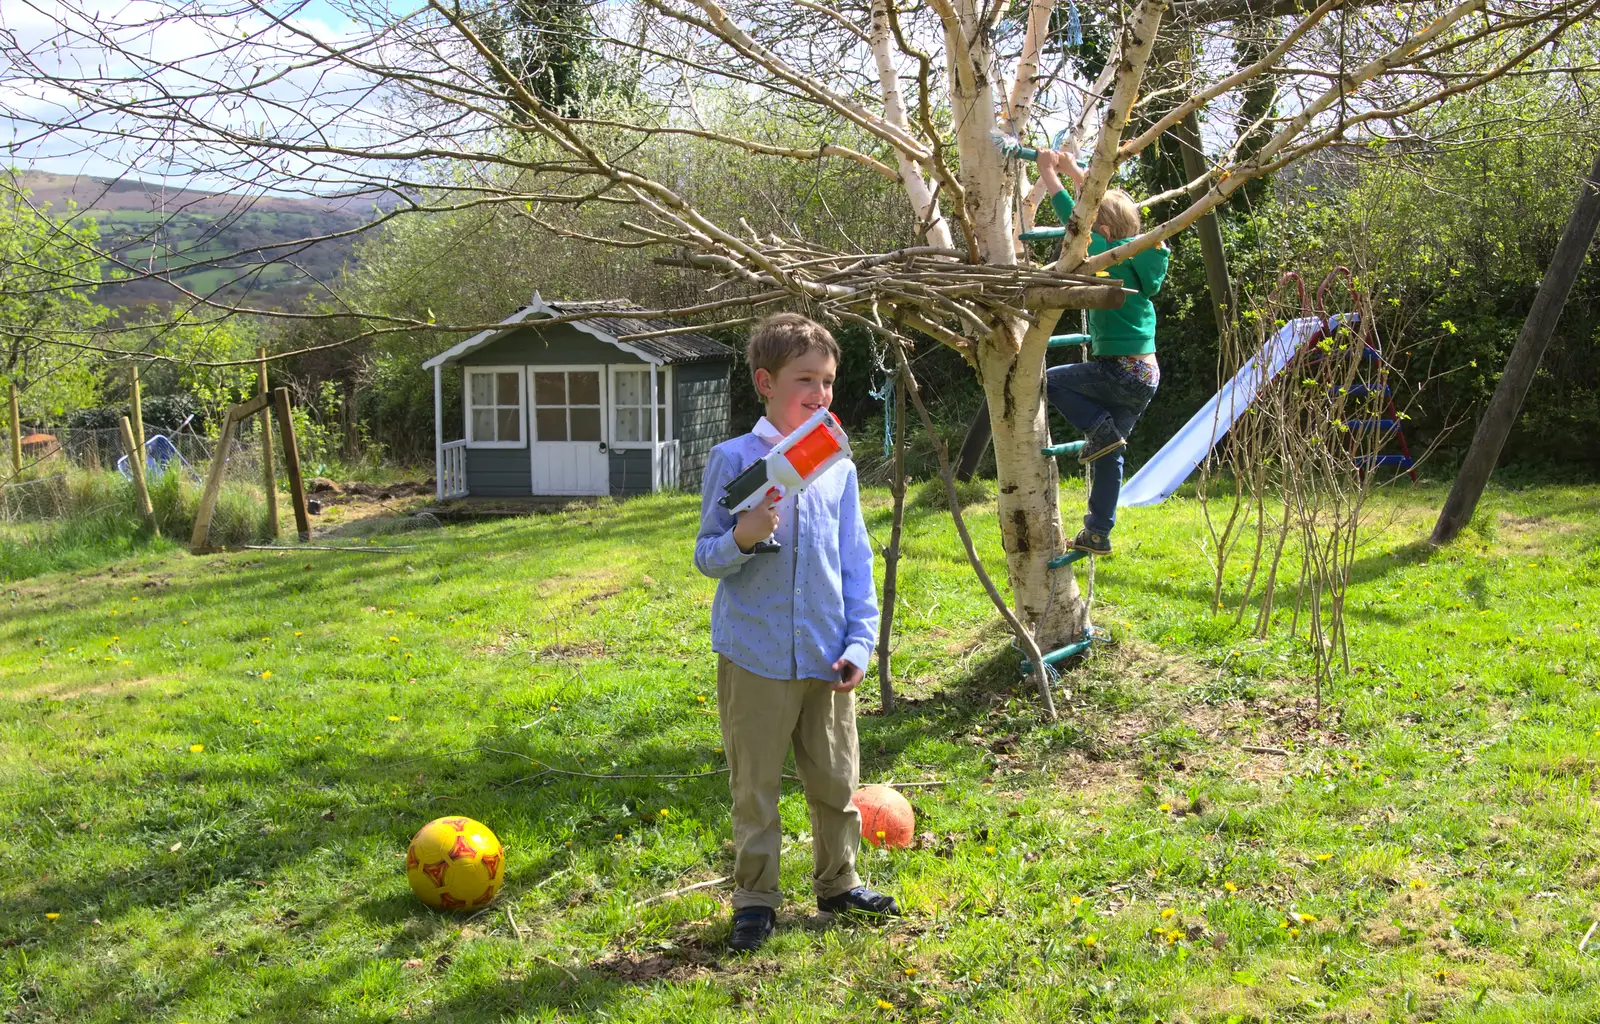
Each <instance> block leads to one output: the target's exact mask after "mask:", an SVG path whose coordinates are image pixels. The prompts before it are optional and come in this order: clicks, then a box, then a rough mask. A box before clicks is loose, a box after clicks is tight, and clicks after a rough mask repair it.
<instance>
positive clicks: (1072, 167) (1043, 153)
mask: <svg viewBox="0 0 1600 1024" xmlns="http://www.w3.org/2000/svg"><path fill="white" fill-rule="evenodd" d="M1058 167H1059V168H1061V169H1062V170H1064V171H1066V172H1067V177H1068V178H1070V179H1072V187H1073V188H1082V187H1083V168H1081V167H1079V166H1078V161H1077V160H1075V159H1073V155H1072V154H1071V153H1058V152H1056V151H1055V150H1053V149H1041V150H1039V177H1040V179H1041V180H1043V181H1044V187H1045V192H1046V193H1047V194H1049V195H1055V194H1056V193H1057V192H1060V191H1062V185H1061V178H1060V176H1058V175H1057V174H1056V168H1058Z"/></svg>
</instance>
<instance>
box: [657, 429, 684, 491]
mask: <svg viewBox="0 0 1600 1024" xmlns="http://www.w3.org/2000/svg"><path fill="white" fill-rule="evenodd" d="M655 460H656V468H655V477H656V489H657V490H661V491H675V490H677V489H678V468H679V460H678V439H677V438H673V439H672V440H670V441H662V442H660V444H659V446H658V447H657V449H656V453H655Z"/></svg>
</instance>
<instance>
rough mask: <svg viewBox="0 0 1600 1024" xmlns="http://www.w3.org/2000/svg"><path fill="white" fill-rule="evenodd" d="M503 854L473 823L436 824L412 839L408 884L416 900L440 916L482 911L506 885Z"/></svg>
mask: <svg viewBox="0 0 1600 1024" xmlns="http://www.w3.org/2000/svg"><path fill="white" fill-rule="evenodd" d="M505 867H506V855H505V851H504V850H502V849H501V848H500V840H499V839H496V838H495V834H494V833H493V832H490V831H489V829H488V827H487V826H485V825H484V824H483V823H481V822H477V821H473V820H472V819H471V818H460V817H454V818H435V819H434V820H433V821H430V822H428V823H427V824H426V825H424V826H422V828H420V829H418V830H417V834H416V835H414V836H412V837H411V845H410V846H408V847H407V848H406V880H407V881H408V882H410V883H411V891H412V892H414V893H416V894H417V899H419V900H421V901H422V902H424V903H426V904H427V905H428V906H430V907H435V908H437V909H439V910H464V909H466V908H468V907H481V906H484V905H485V904H487V903H488V902H489V901H490V900H492V899H494V897H495V893H497V892H499V891H500V884H501V883H502V882H504V881H505V877H506V872H505Z"/></svg>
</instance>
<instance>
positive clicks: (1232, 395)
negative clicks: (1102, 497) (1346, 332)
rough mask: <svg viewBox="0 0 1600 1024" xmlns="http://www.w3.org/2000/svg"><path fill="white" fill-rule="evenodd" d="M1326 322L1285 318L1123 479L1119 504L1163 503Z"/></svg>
mask: <svg viewBox="0 0 1600 1024" xmlns="http://www.w3.org/2000/svg"><path fill="white" fill-rule="evenodd" d="M1337 322H1338V319H1337V318H1335V323H1337ZM1321 327H1322V319H1321V318H1320V317H1314V316H1308V317H1302V318H1300V319H1299V320H1291V321H1289V322H1288V323H1287V324H1284V325H1283V327H1282V328H1280V329H1279V330H1278V333H1276V334H1274V335H1273V336H1272V337H1270V338H1268V339H1267V343H1266V344H1265V345H1263V346H1261V351H1260V352H1257V353H1256V354H1255V355H1254V356H1251V357H1250V361H1249V362H1247V363H1245V364H1244V366H1242V367H1241V368H1240V369H1239V372H1238V373H1236V374H1234V377H1233V379H1232V380H1230V381H1228V383H1226V384H1224V385H1223V386H1222V390H1221V391H1218V392H1217V393H1216V395H1215V396H1213V397H1212V399H1211V401H1209V402H1207V403H1206V404H1205V405H1203V406H1201V408H1200V411H1199V412H1197V413H1195V414H1194V416H1192V417H1191V418H1190V419H1189V422H1188V423H1185V424H1184V425H1183V427H1182V428H1181V429H1180V430H1179V431H1178V432H1177V433H1176V434H1174V435H1172V440H1170V441H1168V442H1167V443H1166V444H1165V445H1163V446H1162V448H1161V450H1160V451H1158V452H1156V453H1155V455H1153V456H1151V458H1150V461H1149V462H1146V463H1145V464H1144V465H1143V466H1141V467H1140V468H1139V472H1137V473H1135V474H1134V475H1133V479H1132V480H1129V481H1128V482H1127V483H1126V484H1123V486H1122V494H1121V496H1120V497H1119V498H1118V500H1117V505H1118V506H1119V507H1121V506H1124V505H1159V504H1160V503H1161V502H1163V501H1166V500H1167V498H1168V497H1169V496H1171V494H1172V492H1173V491H1175V490H1177V489H1178V486H1179V485H1180V484H1182V483H1183V482H1184V481H1185V480H1187V479H1188V478H1189V474H1190V473H1193V472H1194V470H1195V467H1196V466H1198V465H1200V463H1201V461H1202V460H1203V459H1205V457H1206V456H1207V455H1208V454H1210V452H1211V449H1212V448H1214V447H1216V444H1217V442H1218V441H1220V440H1222V438H1223V437H1224V436H1226V435H1227V433H1228V431H1229V429H1231V428H1232V427H1233V424H1234V423H1235V421H1237V420H1238V419H1239V417H1240V416H1242V415H1244V411H1245V410H1246V409H1248V408H1250V404H1251V403H1252V402H1254V401H1255V400H1256V395H1257V394H1258V393H1259V392H1260V390H1261V386H1262V385H1263V384H1265V383H1266V382H1268V381H1270V380H1271V379H1272V378H1274V377H1276V376H1277V375H1278V374H1279V373H1280V372H1282V370H1283V368H1284V367H1285V366H1287V365H1288V364H1289V360H1290V359H1292V358H1294V354H1295V353H1296V352H1298V351H1299V350H1300V346H1302V345H1304V344H1305V343H1306V342H1307V341H1308V340H1309V339H1310V338H1311V337H1312V336H1313V335H1315V334H1316V333H1317V331H1318V330H1319V329H1320V328H1321Z"/></svg>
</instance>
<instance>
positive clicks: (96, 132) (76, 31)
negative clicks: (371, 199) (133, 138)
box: [0, 0, 410, 188]
mask: <svg viewBox="0 0 1600 1024" xmlns="http://www.w3.org/2000/svg"><path fill="white" fill-rule="evenodd" d="M378 2H379V3H380V4H385V3H387V2H389V0H378ZM181 3H182V0H5V2H4V3H0V48H3V49H5V50H7V51H11V50H13V49H14V50H16V51H20V52H23V53H28V54H31V55H32V57H33V59H34V60H36V61H37V64H38V66H39V67H40V68H42V69H43V70H44V71H45V72H46V73H50V74H54V75H57V76H60V77H62V78H68V79H73V80H77V81H82V80H84V79H89V78H98V77H100V76H101V74H102V73H103V74H104V76H105V77H106V78H116V77H118V76H121V75H127V74H130V73H132V72H135V71H137V70H138V68H137V65H136V64H135V63H133V62H130V61H127V60H126V59H119V58H118V57H117V56H115V55H114V54H113V53H112V52H111V51H109V50H108V49H106V48H104V47H102V46H99V45H96V43H95V42H94V41H93V39H92V38H91V37H89V36H88V35H87V34H86V31H87V30H88V29H89V27H90V26H91V25H92V24H94V22H92V21H91V18H93V19H96V20H98V21H99V23H100V24H101V25H109V26H111V31H113V32H115V33H116V34H117V35H118V36H119V37H120V38H121V39H123V40H124V42H125V45H127V46H128V47H129V48H130V49H133V50H135V51H138V52H141V53H146V54H151V55H154V56H156V57H158V58H161V59H164V60H165V61H168V62H176V63H177V64H178V67H176V68H169V69H167V70H166V71H164V72H162V80H163V83H164V84H166V85H169V86H171V87H175V88H180V89H181V88H183V87H184V86H185V85H188V86H190V87H191V88H192V87H193V85H194V83H195V81H196V79H193V78H188V77H187V75H186V74H185V72H188V71H192V72H194V73H195V74H197V75H215V76H219V77H226V76H227V75H228V74H230V73H232V72H229V71H226V70H224V68H223V57H222V56H220V55H217V54H216V53H215V52H214V51H216V50H217V49H218V46H219V43H222V42H223V41H225V40H227V39H230V38H237V34H239V33H241V32H243V31H245V30H249V31H252V32H255V31H260V30H263V29H264V30H266V32H267V35H266V36H265V37H264V39H263V42H264V43H267V44H270V43H272V42H273V39H274V35H275V34H276V35H277V36H278V38H279V39H281V40H284V41H288V40H290V39H291V38H292V37H290V36H288V34H287V33H284V32H282V30H278V29H273V28H272V27H271V25H270V22H268V21H267V19H265V18H264V17H262V16H261V14H260V13H259V12H254V11H252V10H251V5H250V3H249V0H201V3H200V4H192V3H191V4H184V6H189V7H194V6H203V7H204V8H206V9H207V10H210V11H221V10H229V11H231V12H238V13H237V14H236V15H232V14H230V16H228V17H223V18H219V19H211V20H207V21H204V22H202V21H198V20H195V19H192V18H183V17H174V16H173V14H172V12H173V10H174V8H176V7H178V6H179V5H180V4H181ZM261 6H264V7H266V8H267V9H269V10H272V11H273V12H274V13H277V14H280V15H283V14H292V19H293V22H294V24H295V25H296V26H297V27H299V28H302V29H304V30H306V31H308V32H310V33H312V34H314V35H315V36H317V37H318V38H322V39H327V40H336V39H339V38H340V37H342V36H347V35H348V34H349V33H350V32H351V31H352V30H353V28H354V25H353V24H352V23H351V22H350V21H349V19H348V18H347V17H346V16H345V14H344V13H342V12H341V11H340V10H339V9H338V7H337V6H335V4H333V3H330V2H329V0H262V3H261ZM407 9H410V7H409V6H408V7H407ZM64 25H65V26H70V28H69V30H68V31H67V32H66V33H63V32H62V26H64ZM224 32H226V33H227V35H226V36H224V35H223V33H224ZM63 40H64V43H63V45H60V46H57V45H55V43H57V42H58V41H63ZM291 45H303V43H300V44H291ZM258 54H260V55H264V56H261V57H260V59H259V61H256V62H258V63H260V64H263V65H265V66H266V67H267V68H268V70H269V71H270V70H271V69H272V68H273V67H274V66H281V65H282V63H283V58H282V56H281V55H280V54H274V53H273V52H272V50H271V47H270V45H264V46H262V47H261V48H260V49H259V51H258ZM5 56H6V57H7V58H8V59H7V60H4V61H0V163H8V164H10V165H12V166H15V167H18V168H21V169H24V170H41V171H50V172H54V173H58V174H88V175H95V176H101V177H124V176H128V177H137V178H140V179H142V180H163V182H164V183H165V184H167V185H170V186H173V187H184V186H193V187H202V188H220V187H223V186H224V184H225V183H224V182H222V181H220V180H218V181H212V180H207V179H205V178H204V177H197V176H196V175H194V174H193V173H192V170H193V167H194V165H195V164H196V163H197V162H199V161H197V160H195V159H187V160H186V159H184V158H183V156H182V154H181V153H179V152H178V151H177V150H175V149H172V148H171V147H163V146H161V145H159V144H153V142H154V140H151V141H147V142H146V143H145V144H142V145H139V146H134V147H130V146H129V145H127V144H126V143H119V142H118V140H117V136H116V134H115V132H114V131H113V130H112V129H113V128H114V127H115V125H116V120H115V118H113V117H112V116H111V115H109V114H98V115H92V116H88V117H85V116H84V115H83V113H82V110H81V106H80V104H79V103H78V101H77V100H76V98H74V97H73V96H71V95H70V94H69V93H67V92H66V91H65V90H64V89H61V88H60V87H59V86H55V85H51V84H49V83H47V82H41V81H40V80H39V77H38V76H35V75H33V74H31V73H30V72H29V70H28V69H27V67H26V66H25V65H21V64H19V63H18V62H17V61H15V60H12V59H9V58H11V57H13V54H12V53H9V52H8V53H6V54H5ZM229 56H231V57H233V58H234V59H236V60H238V61H239V62H240V63H241V64H242V65H243V68H244V71H246V72H247V71H248V70H249V65H250V64H251V63H252V62H253V58H252V56H251V54H249V53H241V52H239V49H238V48H237V47H236V48H235V52H234V53H233V54H231V55H229ZM353 79H354V76H353V75H347V76H346V78H345V80H344V81H342V82H341V81H340V80H339V78H338V77H337V76H335V77H333V78H332V79H330V78H327V77H318V78H316V79H315V80H312V79H311V78H310V76H302V80H298V81H297V80H296V79H295V78H294V77H293V76H290V77H289V78H287V79H286V80H285V81H284V82H283V83H282V84H281V86H280V87H275V89H274V98H277V99H281V100H283V101H285V102H286V103H288V104H291V105H295V106H298V107H299V108H301V109H302V110H310V109H313V108H314V106H315V100H314V99H313V97H316V96H317V95H319V94H323V95H338V90H339V89H340V88H341V87H343V88H345V89H351V88H356V87H359V84H360V83H356V82H355V81H353ZM209 116H211V117H213V118H214V119H215V120H216V121H217V122H218V123H222V124H227V125H228V126H229V127H233V128H239V127H244V126H249V125H259V124H260V123H261V122H262V119H263V118H264V117H265V116H267V114H266V112H265V111H264V110H263V108H261V107H260V106H259V105H254V104H251V103H248V102H246V103H241V104H235V105H232V107H231V108H225V107H224V105H222V104H218V105H217V106H216V107H215V108H214V110H213V111H212V112H211V113H210V115H209ZM45 126H50V127H48V128H47V127H45Z"/></svg>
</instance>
